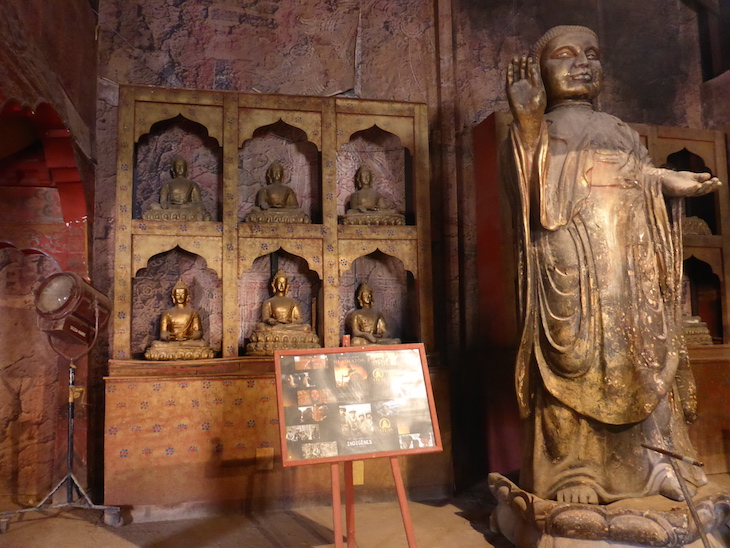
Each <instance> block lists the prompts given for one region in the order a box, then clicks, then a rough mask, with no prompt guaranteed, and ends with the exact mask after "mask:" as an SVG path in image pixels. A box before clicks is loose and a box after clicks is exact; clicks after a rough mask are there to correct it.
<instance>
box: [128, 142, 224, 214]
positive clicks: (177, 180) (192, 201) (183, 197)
mask: <svg viewBox="0 0 730 548" xmlns="http://www.w3.org/2000/svg"><path fill="white" fill-rule="evenodd" d="M170 175H171V176H172V179H171V180H169V181H168V182H166V183H165V184H164V185H162V190H161V191H160V203H158V204H152V205H151V206H150V209H148V210H147V211H146V212H145V213H144V214H143V215H142V218H143V219H146V220H158V221H177V220H179V221H210V214H209V213H208V212H206V211H205V208H204V207H203V200H202V197H201V194H200V187H199V186H198V183H196V182H195V181H191V180H190V179H188V177H187V175H188V163H187V162H186V161H185V158H183V157H182V156H176V157H175V159H174V160H173V161H172V168H170Z"/></svg>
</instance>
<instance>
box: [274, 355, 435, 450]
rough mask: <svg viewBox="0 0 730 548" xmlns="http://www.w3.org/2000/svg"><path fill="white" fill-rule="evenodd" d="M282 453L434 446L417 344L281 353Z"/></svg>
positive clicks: (404, 448)
mask: <svg viewBox="0 0 730 548" xmlns="http://www.w3.org/2000/svg"><path fill="white" fill-rule="evenodd" d="M281 382H282V395H283V402H282V405H283V408H284V420H285V428H286V444H287V452H288V458H289V460H309V459H318V458H326V457H336V456H342V455H357V454H365V453H377V452H384V451H399V450H407V449H416V448H422V447H433V446H434V445H435V439H434V432H433V426H432V423H431V415H430V412H429V405H428V394H427V391H426V385H425V382H424V377H423V368H422V365H421V358H420V354H419V352H418V350H417V349H403V350H373V351H365V352H342V353H331V354H317V355H306V356H282V357H281Z"/></svg>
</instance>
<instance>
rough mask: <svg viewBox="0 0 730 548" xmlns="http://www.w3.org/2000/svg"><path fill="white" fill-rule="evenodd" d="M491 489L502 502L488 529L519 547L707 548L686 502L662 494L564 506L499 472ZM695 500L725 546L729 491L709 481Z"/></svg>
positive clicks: (716, 541)
mask: <svg viewBox="0 0 730 548" xmlns="http://www.w3.org/2000/svg"><path fill="white" fill-rule="evenodd" d="M489 488H490V489H491V491H492V493H493V494H494V496H495V497H496V498H497V502H498V506H497V508H495V510H494V512H493V513H492V517H491V524H490V527H491V529H492V530H493V531H495V532H496V533H499V534H501V535H503V536H504V537H506V538H507V539H508V540H509V541H510V542H512V543H514V544H515V546H517V547H518V548H533V547H534V548H618V547H626V548H629V547H630V548H636V547H648V546H656V547H659V546H663V547H680V546H681V547H689V548H702V547H703V543H702V539H701V538H700V536H699V532H698V530H697V527H696V525H695V522H694V521H693V520H692V516H691V514H690V512H689V509H688V508H687V504H686V503H684V502H676V501H672V500H669V499H667V498H665V497H662V496H659V495H657V496H653V497H645V498H641V499H626V500H622V501H619V502H614V503H612V504H608V505H605V506H604V505H588V504H569V503H560V502H556V501H554V500H543V499H541V498H538V497H536V496H535V495H533V494H532V493H528V492H527V491H523V490H522V489H520V488H519V487H517V486H516V485H515V484H514V483H512V482H511V481H509V480H508V479H507V478H505V477H504V476H502V475H500V474H490V475H489ZM694 502H695V505H696V507H697V513H698V515H699V518H700V521H701V522H702V525H703V527H704V530H705V533H706V535H707V537H708V540H709V542H710V545H711V546H713V547H716V548H721V547H724V546H727V541H728V539H730V528H729V527H728V524H729V520H730V492H728V490H727V489H723V488H721V487H720V486H718V485H717V484H714V483H709V484H708V485H706V486H704V487H702V488H701V489H700V490H699V492H698V493H697V495H696V496H695V498H694Z"/></svg>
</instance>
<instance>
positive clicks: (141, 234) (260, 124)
mask: <svg viewBox="0 0 730 548" xmlns="http://www.w3.org/2000/svg"><path fill="white" fill-rule="evenodd" d="M118 123H119V134H118V158H117V204H116V216H115V227H114V229H115V230H114V232H115V252H114V309H113V322H114V328H113V339H112V359H111V360H110V365H109V376H108V377H107V378H106V379H105V381H106V415H105V500H106V502H107V503H109V504H121V505H134V506H145V505H166V504H178V503H183V502H189V501H203V502H204V501H212V502H215V501H220V500H234V499H240V498H241V497H244V496H245V497H247V498H249V499H251V500H254V499H262V500H266V501H269V502H271V501H272V500H277V499H283V498H286V497H287V496H289V497H290V496H291V493H290V492H289V491H290V490H291V486H290V484H291V482H294V483H296V485H297V493H298V495H301V496H305V497H306V496H318V495H322V494H325V493H327V494H328V493H329V487H328V485H329V483H328V482H329V480H328V478H329V476H328V471H327V470H326V469H324V470H320V469H319V467H301V469H296V470H286V471H284V470H282V469H281V467H280V464H279V463H280V459H279V455H280V454H281V449H280V445H279V437H278V435H279V433H278V417H277V407H276V392H275V387H274V375H273V370H274V367H273V358H272V357H261V356H246V355H245V349H246V343H247V339H248V338H249V337H250V335H251V332H252V330H253V328H254V327H255V325H256V323H258V322H259V318H260V308H261V304H262V302H263V301H264V300H265V299H267V298H268V297H270V296H271V292H270V282H271V279H272V276H273V273H274V272H276V271H277V270H278V269H282V270H284V271H285V272H286V274H287V275H288V276H289V279H290V291H289V295H290V296H291V297H294V298H295V299H296V300H297V301H298V302H299V303H300V306H301V308H302V314H303V316H304V318H305V321H307V322H308V323H310V324H311V325H312V327H313V329H315V330H316V332H317V333H318V335H319V337H320V340H321V342H322V344H323V346H326V347H337V346H340V340H341V337H342V335H343V333H344V318H345V315H346V314H347V312H349V311H350V310H352V309H353V308H355V307H356V303H355V290H356V287H357V285H358V284H359V283H361V282H367V283H368V284H369V285H370V286H371V287H372V289H373V297H374V307H376V308H377V309H379V310H380V311H381V312H382V313H383V314H384V316H385V318H386V320H387V322H388V328H389V330H390V331H391V332H392V333H393V334H394V336H399V337H401V338H402V340H403V342H423V343H425V345H426V348H427V349H428V350H429V351H432V350H433V346H434V345H433V342H434V341H433V337H434V335H433V312H432V310H433V307H432V289H431V285H432V281H431V279H432V275H431V255H430V253H431V238H430V222H431V216H430V204H429V187H430V176H429V157H428V120H427V112H426V106H425V105H421V104H412V103H398V102H384V101H364V100H357V99H344V98H323V97H294V96H281V95H251V94H241V93H235V92H212V91H187V90H167V89H157V88H150V87H137V86H123V87H121V88H120V98H119V122H118ZM177 155H181V156H183V158H185V160H186V161H187V164H188V173H187V177H188V178H189V179H191V180H193V181H195V182H196V183H197V184H198V186H199V187H200V189H201V194H202V202H203V206H204V208H205V210H206V212H207V213H208V214H209V215H210V220H209V221H180V220H149V219H145V218H144V213H145V211H149V209H150V208H151V207H153V204H155V203H156V202H157V203H159V200H160V189H161V187H162V185H163V183H164V182H166V181H168V180H169V179H170V177H171V176H170V175H168V171H169V169H170V167H171V164H172V161H173V158H175V157H176V156H177ZM276 161H278V162H280V163H282V164H283V167H284V182H286V183H287V184H288V185H289V186H290V187H291V188H292V189H293V190H294V192H295V193H296V195H297V198H298V201H299V206H300V208H301V209H302V210H303V211H304V212H305V213H306V214H307V215H308V216H309V217H310V219H311V224H285V223H253V222H245V218H246V215H247V214H248V213H249V212H250V211H251V210H252V208H253V207H254V205H255V198H256V193H257V191H258V190H259V189H260V188H262V186H264V185H265V184H266V180H265V176H266V171H267V169H268V167H269V166H270V165H271V164H272V163H273V162H276ZM361 165H366V166H367V167H368V168H369V169H370V170H371V172H372V173H373V188H375V189H376V190H377V191H378V192H380V193H381V194H382V195H384V197H385V198H386V201H388V202H389V205H390V207H392V208H393V209H394V210H395V211H396V212H397V213H400V214H403V215H404V216H405V225H403V226H374V225H357V226H345V225H342V224H340V223H339V222H338V218H339V217H340V216H342V215H344V214H345V212H346V208H347V201H348V198H349V195H350V194H351V193H352V192H353V191H354V190H355V186H354V177H355V172H356V170H357V169H358V168H359V167H360V166H361ZM179 279H183V281H185V283H186V284H187V285H188V287H189V288H190V294H191V305H193V306H194V307H195V308H196V309H197V310H198V312H199V314H200V316H201V322H202V324H203V338H204V340H205V341H206V342H208V343H209V344H210V346H211V348H212V349H213V351H214V352H215V357H214V358H213V359H209V360H194V361H193V360H191V361H147V360H144V359H143V357H142V356H143V353H144V351H145V349H146V348H147V347H148V346H149V345H150V344H151V343H152V341H154V340H155V339H157V338H158V337H159V319H160V315H161V313H162V312H163V311H164V310H166V309H167V308H169V307H171V306H172V302H171V298H170V294H171V289H172V287H173V286H174V284H175V283H176V282H177V280H179ZM436 458H440V457H436ZM429 462H430V461H429ZM378 466H379V464H378V463H368V464H367V467H368V469H369V470H375V472H372V473H371V474H372V475H373V476H374V477H376V478H378V479H376V480H373V481H371V482H369V487H373V488H375V489H377V488H379V487H380V486H381V484H382V485H389V483H388V482H389V481H390V480H389V479H388V476H387V474H383V473H381V471H380V470H379V468H378ZM439 466H440V465H439ZM441 468H443V469H444V470H445V469H446V468H445V467H440V468H439V469H441ZM262 470H268V471H270V473H269V474H265V475H262V474H261V473H260V472H261V471H262ZM369 473H370V472H369ZM442 476H443V474H431V477H427V476H426V475H424V477H423V482H425V483H426V484H428V485H431V484H438V485H439V488H440V486H441V485H442V484H443V485H447V480H448V478H446V479H444V477H442ZM287 486H288V487H287ZM288 490H289V491H288Z"/></svg>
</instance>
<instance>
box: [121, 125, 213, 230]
mask: <svg viewBox="0 0 730 548" xmlns="http://www.w3.org/2000/svg"><path fill="white" fill-rule="evenodd" d="M178 155H180V156H182V157H183V158H185V160H186V161H187V163H188V179H191V180H193V181H195V182H196V183H197V184H198V186H199V187H200V193H201V196H202V200H203V205H204V206H205V210H206V211H207V212H208V213H210V218H211V221H220V220H221V211H220V209H221V207H220V204H221V198H220V195H221V192H222V187H223V185H222V173H223V167H222V161H221V160H222V148H221V146H220V143H219V142H218V141H217V140H216V139H215V138H213V137H210V136H209V134H208V130H207V128H206V127H205V126H203V125H202V124H199V123H197V122H193V121H191V120H188V119H187V118H185V117H184V116H182V115H178V116H176V117H175V118H172V119H169V120H163V121H161V122H157V123H156V124H154V125H153V126H152V127H151V129H150V132H149V133H147V134H145V135H143V136H142V137H141V138H140V139H139V142H138V143H137V145H136V147H135V160H134V199H133V203H132V218H134V219H141V218H142V214H143V213H144V212H146V211H147V210H148V209H150V208H151V207H152V204H154V203H157V204H159V202H160V190H161V189H162V185H164V184H165V183H166V182H167V181H169V180H170V179H171V178H172V175H171V174H170V168H171V167H172V162H173V160H174V158H175V157H176V156H178Z"/></svg>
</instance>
